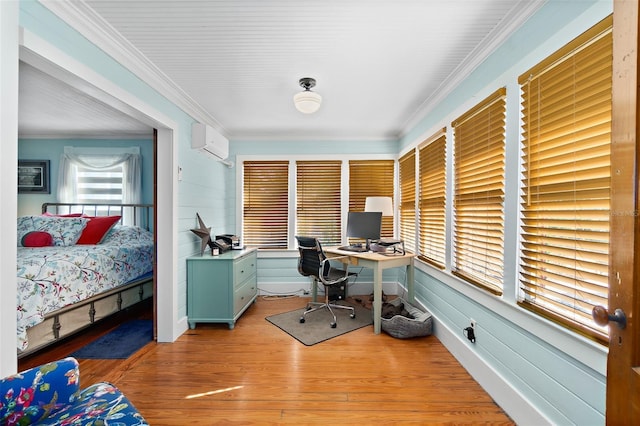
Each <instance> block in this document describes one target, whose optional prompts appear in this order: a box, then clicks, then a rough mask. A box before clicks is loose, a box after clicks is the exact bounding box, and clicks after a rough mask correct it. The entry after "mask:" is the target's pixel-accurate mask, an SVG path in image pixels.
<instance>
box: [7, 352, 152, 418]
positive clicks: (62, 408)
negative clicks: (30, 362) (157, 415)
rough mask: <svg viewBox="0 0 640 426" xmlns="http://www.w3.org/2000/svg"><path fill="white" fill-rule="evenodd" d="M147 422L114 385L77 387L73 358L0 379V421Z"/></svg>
mask: <svg viewBox="0 0 640 426" xmlns="http://www.w3.org/2000/svg"><path fill="white" fill-rule="evenodd" d="M30 424H38V425H82V426H102V425H111V426H113V425H147V424H148V423H147V422H146V421H145V419H144V418H143V417H142V415H141V414H140V413H139V412H138V411H137V410H136V408H135V407H134V406H133V404H131V402H130V401H129V400H128V399H127V398H126V397H125V396H124V395H123V394H122V392H121V391H120V390H119V389H118V388H116V387H115V386H114V385H112V384H110V383H106V382H101V383H96V384H94V385H92V386H89V387H88V388H86V389H83V390H80V369H79V366H78V361H76V360H75V358H65V359H62V360H58V361H54V362H50V363H48V364H43V365H41V366H39V367H34V368H31V369H29V370H26V371H23V372H21V373H18V374H14V375H13V376H9V377H5V378H4V379H2V380H0V425H30Z"/></svg>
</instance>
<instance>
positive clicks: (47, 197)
mask: <svg viewBox="0 0 640 426" xmlns="http://www.w3.org/2000/svg"><path fill="white" fill-rule="evenodd" d="M65 146H75V147H108V148H117V147H130V146H138V147H140V155H141V157H142V202H143V203H149V204H150V203H153V141H152V140H151V139H148V140H139V139H132V140H124V139H21V140H19V141H18V159H20V160H49V161H50V165H49V167H50V168H49V175H50V176H49V178H50V188H51V193H50V194H18V216H25V215H31V214H40V211H41V209H40V207H41V206H42V203H45V202H55V201H58V200H57V197H56V194H57V189H58V172H59V169H58V165H59V164H60V155H61V154H62V153H63V152H64V147H65Z"/></svg>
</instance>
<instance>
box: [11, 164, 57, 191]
mask: <svg viewBox="0 0 640 426" xmlns="http://www.w3.org/2000/svg"><path fill="white" fill-rule="evenodd" d="M50 192H51V188H50V187H49V160H18V193H28V194H49V193H50Z"/></svg>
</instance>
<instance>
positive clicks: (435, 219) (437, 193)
mask: <svg viewBox="0 0 640 426" xmlns="http://www.w3.org/2000/svg"><path fill="white" fill-rule="evenodd" d="M444 131H445V129H442V131H441V132H439V133H438V134H437V135H434V136H433V137H432V138H431V140H430V141H427V142H426V143H425V144H424V145H422V146H421V147H419V150H420V151H419V153H420V154H419V157H418V158H419V159H418V161H419V163H420V189H419V191H420V192H419V200H420V201H419V203H420V204H419V206H420V208H419V210H420V212H419V217H420V258H421V259H423V260H425V261H427V262H429V263H432V264H434V265H435V266H438V267H440V268H444V262H445V229H444V228H445V190H446V184H447V179H446V158H445V154H446V151H445V149H446V146H445V144H446V136H445V134H444Z"/></svg>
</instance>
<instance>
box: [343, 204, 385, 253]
mask: <svg viewBox="0 0 640 426" xmlns="http://www.w3.org/2000/svg"><path fill="white" fill-rule="evenodd" d="M381 229H382V212H349V214H348V216H347V238H362V239H365V240H366V241H367V248H369V243H370V242H371V240H379V239H380V232H381Z"/></svg>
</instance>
